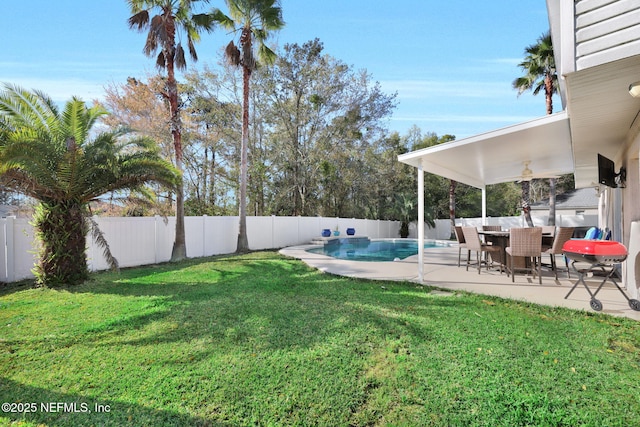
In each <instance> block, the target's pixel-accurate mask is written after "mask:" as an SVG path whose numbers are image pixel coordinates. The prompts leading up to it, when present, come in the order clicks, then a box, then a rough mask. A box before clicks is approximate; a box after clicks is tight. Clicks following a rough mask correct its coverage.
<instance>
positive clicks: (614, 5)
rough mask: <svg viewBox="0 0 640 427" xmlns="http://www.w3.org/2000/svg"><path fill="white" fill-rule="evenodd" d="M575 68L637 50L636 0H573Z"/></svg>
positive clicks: (639, 4)
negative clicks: (574, 0)
mask: <svg viewBox="0 0 640 427" xmlns="http://www.w3.org/2000/svg"><path fill="white" fill-rule="evenodd" d="M575 32H576V33H575V42H576V51H575V55H576V69H577V70H581V69H584V68H588V67H593V66H596V65H600V64H603V63H606V62H612V61H615V60H618V59H622V58H626V57H629V56H633V55H638V54H640V0H616V1H612V0H578V1H576V2H575Z"/></svg>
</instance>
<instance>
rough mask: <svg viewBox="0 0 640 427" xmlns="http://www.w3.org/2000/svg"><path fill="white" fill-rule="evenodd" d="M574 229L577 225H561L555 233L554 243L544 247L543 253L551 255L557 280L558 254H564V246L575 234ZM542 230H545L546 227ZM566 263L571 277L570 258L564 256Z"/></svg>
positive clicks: (552, 266)
mask: <svg viewBox="0 0 640 427" xmlns="http://www.w3.org/2000/svg"><path fill="white" fill-rule="evenodd" d="M574 229H575V227H559V228H558V230H557V232H556V233H555V236H554V237H553V243H552V244H551V246H543V247H542V253H543V254H548V255H549V256H550V257H551V270H553V272H554V273H555V276H556V280H558V268H557V266H556V255H561V254H562V246H563V245H564V244H565V242H566V241H567V240H569V239H571V236H573V231H574ZM542 230H543V232H544V227H543V229H542ZM554 231H555V227H554ZM564 263H565V266H566V267H567V277H568V278H571V272H570V269H569V259H568V258H567V257H564Z"/></svg>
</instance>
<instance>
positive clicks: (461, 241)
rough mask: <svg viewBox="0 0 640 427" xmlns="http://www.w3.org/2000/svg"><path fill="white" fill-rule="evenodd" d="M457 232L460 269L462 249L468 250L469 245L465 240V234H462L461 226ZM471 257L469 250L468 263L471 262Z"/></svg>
mask: <svg viewBox="0 0 640 427" xmlns="http://www.w3.org/2000/svg"><path fill="white" fill-rule="evenodd" d="M455 232H456V240H457V241H458V267H460V260H461V258H462V249H467V243H466V241H465V240H464V233H463V232H462V227H461V226H459V225H456V226H455ZM469 255H471V251H469V250H467V261H468V260H469Z"/></svg>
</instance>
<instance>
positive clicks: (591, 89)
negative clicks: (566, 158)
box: [565, 55, 640, 188]
mask: <svg viewBox="0 0 640 427" xmlns="http://www.w3.org/2000/svg"><path fill="white" fill-rule="evenodd" d="M565 80H566V86H567V101H566V102H567V111H568V112H569V117H571V136H572V141H573V155H574V162H575V178H576V188H583V187H593V186H595V185H597V182H598V160H597V159H598V153H600V154H602V155H604V156H605V157H608V158H610V159H611V160H614V161H615V162H616V172H617V171H618V170H619V168H620V166H622V160H623V159H622V157H621V155H622V149H623V148H624V146H625V144H626V143H628V142H629V141H627V138H628V137H629V131H630V129H631V128H632V127H633V126H634V125H635V126H637V125H638V123H637V122H638V120H640V118H639V117H640V99H639V98H633V97H631V96H630V95H629V85H630V84H631V83H633V82H637V81H640V55H636V56H632V57H630V58H625V59H621V60H618V61H614V62H609V63H606V64H603V65H599V66H596V67H589V68H586V69H584V70H581V71H577V72H574V73H571V74H568V75H566V76H565Z"/></svg>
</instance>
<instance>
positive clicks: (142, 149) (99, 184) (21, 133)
mask: <svg viewBox="0 0 640 427" xmlns="http://www.w3.org/2000/svg"><path fill="white" fill-rule="evenodd" d="M4 88H5V90H4V91H2V92H0V174H1V175H0V183H1V184H2V185H4V186H5V187H6V188H7V189H10V190H12V191H15V192H18V193H22V194H24V195H26V196H29V197H32V198H34V199H36V200H37V201H38V202H39V204H38V206H37V208H36V213H35V215H34V226H35V228H36V234H37V237H38V238H39V239H40V243H41V245H40V248H39V261H38V264H37V265H36V266H35V269H34V274H35V275H36V278H37V280H38V282H39V283H40V284H43V285H57V284H77V283H79V282H82V281H83V280H85V279H86V278H87V276H88V270H87V258H86V254H85V243H86V235H87V232H88V231H89V230H92V231H93V233H92V234H93V236H94V238H96V240H97V241H98V243H99V244H101V245H102V246H103V248H104V249H105V254H106V255H107V256H108V260H110V261H112V262H113V263H112V266H114V267H115V266H116V265H117V264H116V263H115V260H114V259H113V258H112V257H109V255H110V252H109V250H108V245H106V241H105V240H104V237H103V236H102V234H101V233H100V231H99V230H98V229H97V227H96V226H95V223H93V221H92V220H91V218H90V217H89V209H88V206H89V203H90V202H91V201H94V200H97V199H98V198H99V197H100V196H101V195H103V194H105V193H109V192H117V191H123V190H125V191H126V190H130V191H140V192H141V193H142V194H144V193H145V192H146V191H144V190H145V189H144V186H145V184H147V183H158V184H161V185H166V186H169V187H174V186H175V185H176V184H177V183H178V182H179V180H180V175H179V172H178V171H177V170H176V169H175V168H174V167H173V166H172V165H171V164H170V163H169V162H168V161H166V160H163V159H162V157H161V155H160V154H159V150H158V147H157V145H156V144H155V143H154V142H153V141H151V140H149V139H144V138H137V139H132V138H129V139H126V140H124V142H121V141H120V137H121V136H123V135H124V134H125V131H110V132H102V133H98V134H95V136H93V135H94V132H92V128H93V126H94V125H95V123H96V121H97V120H98V119H99V118H100V117H102V116H103V115H105V114H106V111H105V110H103V109H102V108H101V107H98V106H94V107H91V108H87V106H86V105H85V104H84V102H82V101H81V100H80V99H77V98H72V99H71V100H70V101H69V102H67V103H66V106H65V108H64V110H63V111H59V110H58V107H57V106H56V105H55V104H54V103H53V101H52V100H51V99H50V98H49V97H47V96H46V95H45V94H43V93H41V92H28V91H26V90H24V89H21V88H19V87H16V86H10V85H5V86H4Z"/></svg>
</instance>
